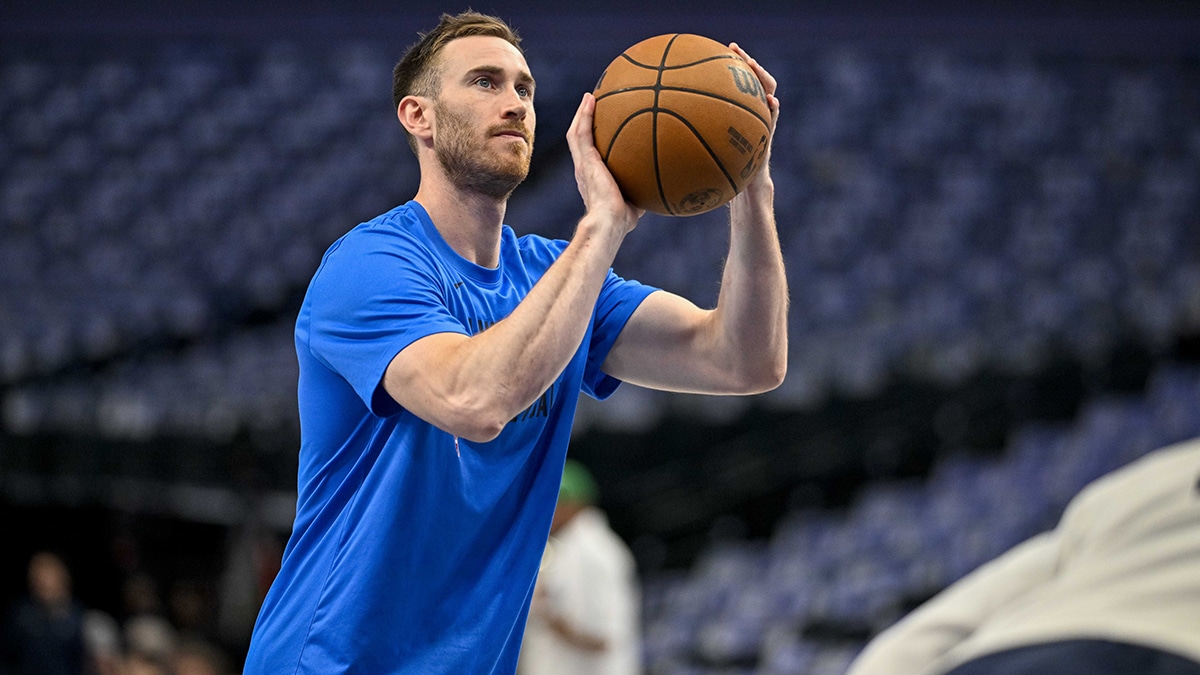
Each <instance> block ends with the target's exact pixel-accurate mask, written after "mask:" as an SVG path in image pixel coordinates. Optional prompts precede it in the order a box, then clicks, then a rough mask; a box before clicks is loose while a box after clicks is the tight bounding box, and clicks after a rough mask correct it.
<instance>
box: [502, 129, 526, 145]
mask: <svg viewBox="0 0 1200 675" xmlns="http://www.w3.org/2000/svg"><path fill="white" fill-rule="evenodd" d="M493 135H494V136H498V137H500V138H510V139H514V140H520V141H524V142H525V143H528V142H529V138H528V136H527V135H526V134H525V132H523V131H521V130H519V129H501V130H499V131H496V132H494V133H493Z"/></svg>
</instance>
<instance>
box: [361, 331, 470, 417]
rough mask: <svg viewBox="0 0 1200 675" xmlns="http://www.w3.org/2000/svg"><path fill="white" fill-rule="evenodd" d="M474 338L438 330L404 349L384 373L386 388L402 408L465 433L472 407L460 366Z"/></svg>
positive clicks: (384, 385)
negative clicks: (466, 413) (467, 417)
mask: <svg viewBox="0 0 1200 675" xmlns="http://www.w3.org/2000/svg"><path fill="white" fill-rule="evenodd" d="M469 340H470V338H469V337H468V336H466V335H464V334H462V333H453V332H447V333H434V334H432V335H427V336H425V337H423V338H421V339H419V340H416V341H414V342H413V343H412V344H410V345H408V346H407V347H405V348H404V349H402V350H400V352H399V353H397V354H396V355H395V356H394V357H392V360H391V362H390V363H388V366H387V369H386V371H385V372H384V375H383V382H382V385H383V388H384V391H386V392H387V395H388V396H390V397H391V398H392V400H394V401H395V402H396V403H397V404H398V405H399V406H400V407H401V408H403V409H405V410H407V411H408V412H410V413H412V414H414V415H416V416H417V417H420V418H421V419H423V420H425V421H426V422H429V423H430V424H433V425H434V426H437V427H439V428H441V429H444V430H446V431H449V432H451V433H455V434H456V435H461V436H464V437H467V436H470V435H473V434H472V432H471V431H470V430H468V429H463V428H462V424H463V417H464V412H466V411H469V410H471V409H472V406H471V405H470V404H469V402H467V401H465V400H463V392H464V391H468V389H467V388H465V387H463V386H462V384H463V383H462V382H461V379H462V378H463V377H464V375H463V373H462V369H461V368H456V367H455V366H454V364H455V363H457V362H459V360H460V359H461V358H462V357H461V351H462V350H463V349H464V348H465V347H466V345H467V343H468V341H469Z"/></svg>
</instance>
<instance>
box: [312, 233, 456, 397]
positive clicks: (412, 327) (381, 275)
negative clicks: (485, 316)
mask: <svg viewBox="0 0 1200 675" xmlns="http://www.w3.org/2000/svg"><path fill="white" fill-rule="evenodd" d="M439 270H440V267H439V266H438V265H437V264H436V263H435V261H434V260H433V256H432V254H431V253H430V252H429V251H428V249H426V248H424V247H423V246H421V245H420V244H419V242H417V241H416V240H415V239H413V238H411V237H408V236H405V235H404V234H403V233H398V232H395V231H386V230H384V231H379V230H372V229H364V230H354V231H352V232H351V233H349V234H348V235H347V236H346V237H344V238H343V239H342V240H341V242H339V244H337V245H335V247H333V248H331V249H330V251H329V252H328V253H327V254H326V256H325V259H324V260H323V261H322V264H321V268H320V269H319V270H318V271H317V274H316V275H315V276H314V278H313V281H312V284H311V285H310V287H309V291H308V298H307V300H306V304H307V305H309V307H308V311H309V331H308V348H309V350H310V351H311V352H312V355H313V357H314V358H316V359H318V360H319V361H321V362H322V363H323V364H325V365H326V366H327V367H328V368H330V369H331V370H333V371H334V372H336V373H338V374H339V375H341V376H342V377H343V378H345V380H346V381H347V382H348V383H349V384H350V386H351V387H353V389H354V391H355V392H356V393H357V394H358V396H359V397H360V398H361V399H362V400H363V403H365V404H366V405H367V407H368V408H369V409H370V410H371V412H372V413H373V414H375V415H379V416H387V415H391V414H394V413H396V412H399V410H400V408H399V405H398V404H397V403H396V402H395V401H394V400H393V399H392V398H391V397H390V396H388V395H387V393H386V392H385V391H384V390H383V387H382V386H380V385H381V383H382V380H383V375H384V373H385V372H386V370H387V367H388V364H390V363H391V361H392V359H393V358H395V356H396V354H398V353H400V351H401V350H403V349H404V348H405V347H407V346H408V345H410V344H412V343H413V342H415V341H417V340H419V339H421V338H423V337H426V336H429V335H433V334H435V333H463V334H465V333H467V330H466V328H465V327H464V326H463V324H462V322H461V321H459V320H458V319H457V318H455V317H454V315H453V314H452V313H451V312H450V311H449V309H448V307H447V302H446V292H445V286H446V283H445V281H444V278H443V277H442V275H441V274H440V272H439Z"/></svg>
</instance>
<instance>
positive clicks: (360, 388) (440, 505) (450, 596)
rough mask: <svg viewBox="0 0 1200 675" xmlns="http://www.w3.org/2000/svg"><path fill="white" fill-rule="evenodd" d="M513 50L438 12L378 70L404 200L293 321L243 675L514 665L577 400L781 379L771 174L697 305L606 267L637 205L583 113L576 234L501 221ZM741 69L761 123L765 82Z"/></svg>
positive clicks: (490, 21) (468, 17)
mask: <svg viewBox="0 0 1200 675" xmlns="http://www.w3.org/2000/svg"><path fill="white" fill-rule="evenodd" d="M519 43H520V41H519V38H517V36H516V35H515V33H513V32H512V30H511V29H510V28H509V27H508V26H507V25H505V24H504V23H502V22H501V21H499V20H498V19H495V18H492V17H488V16H484V15H480V14H475V13H472V12H467V13H464V14H460V15H458V16H453V17H451V16H443V17H442V20H441V22H440V23H439V25H438V26H437V28H435V29H434V30H433V31H431V32H430V33H428V34H426V35H424V36H422V38H421V40H420V41H419V42H418V43H417V44H415V45H414V46H413V47H411V48H410V49H409V51H408V53H407V54H406V55H405V57H404V58H403V59H402V60H401V61H400V63H399V64H398V65H397V66H396V71H395V76H394V82H393V98H394V102H395V104H396V110H397V116H398V118H399V120H400V122H401V124H402V125H403V127H404V129H405V131H406V133H407V134H408V138H409V142H410V145H411V146H412V148H413V151H414V153H415V154H416V156H417V160H418V163H419V164H420V168H421V183H420V186H419V188H418V191H417V194H416V197H415V198H414V199H413V201H410V202H408V203H407V204H404V205H401V206H399V207H397V208H395V209H393V210H392V211H389V212H388V213H385V214H383V215H381V216H379V217H377V218H375V219H373V220H371V221H369V222H367V223H363V224H361V225H359V226H358V227H356V228H354V229H353V230H351V231H350V232H349V233H347V234H346V235H345V236H343V237H342V238H341V239H339V240H338V241H337V242H335V243H334V244H333V246H331V247H330V249H329V250H328V251H327V252H326V254H325V256H324V258H323V259H322V261H321V265H320V267H319V269H318V270H317V272H316V274H315V275H314V277H313V280H312V282H311V284H310V286H309V289H308V293H307V295H306V297H305V300H304V304H303V306H302V307H301V310H300V314H299V317H298V319H297V323H296V350H297V355H298V358H299V361H300V382H299V391H298V396H299V406H300V424H301V448H300V468H299V481H298V482H299V495H298V501H297V509H296V521H295V525H294V527H293V531H292V535H291V538H290V539H289V541H288V545H287V548H286V550H285V552H284V556H283V561H282V566H281V570H280V572H279V574H278V576H277V578H276V580H275V582H274V584H273V585H272V587H271V591H270V592H269V594H268V596H267V598H266V600H265V602H264V603H263V607H262V610H261V613H260V615H259V619H258V622H257V624H256V625H255V629H254V635H253V638H252V640H251V647H250V652H249V654H248V657H247V662H246V667H245V671H246V672H247V673H267V672H271V673H274V672H286V673H322V674H324V673H341V672H356V673H489V672H502V673H503V672H512V671H513V670H514V669H515V667H516V661H517V654H518V650H519V647H520V642H521V633H522V630H523V627H524V625H525V619H526V616H527V613H528V610H529V603H530V599H531V597H532V593H533V587H534V580H535V578H536V576H537V569H538V563H539V561H540V557H541V551H542V547H543V545H544V544H545V541H546V537H547V533H548V531H549V528H550V521H551V517H552V515H553V512H554V506H555V502H556V498H557V494H558V487H559V481H560V478H561V475H562V469H563V462H564V460H565V455H566V448H567V443H568V441H569V437H570V429H571V422H572V419H573V417H574V412H575V407H576V403H577V401H578V397H579V393H580V392H586V393H587V394H589V395H591V396H594V397H596V398H604V397H606V396H608V395H609V394H611V393H612V392H613V391H614V390H615V389H616V387H617V385H618V384H619V383H620V382H621V381H629V382H634V383H636V384H639V385H642V386H646V387H653V388H658V389H666V390H672V391H686V392H700V393H719V394H748V393H755V392H761V391H766V390H769V389H771V388H774V387H775V386H778V384H779V383H780V382H781V381H782V379H783V376H784V372H785V371H786V354H787V331H786V314H787V284H786V279H785V275H784V269H783V262H782V256H781V254H780V251H779V244H778V237H777V235H776V232H775V223H774V215H773V207H772V203H773V193H774V188H773V185H772V183H771V180H770V176H769V173H768V171H767V169H766V168H765V167H764V168H763V170H762V171H761V172H760V173H759V175H758V177H757V178H755V179H754V180H753V181H752V182H751V183H750V184H749V185H747V187H746V189H745V191H744V192H743V193H742V194H741V195H739V196H738V197H737V198H736V199H735V200H734V202H733V203H732V204H731V207H730V208H731V245H730V251H729V256H728V260H727V262H726V266H725V271H724V278H723V282H722V288H721V294H720V298H719V300H718V306H717V308H716V309H712V310H702V309H700V308H698V307H696V306H695V305H694V304H692V303H691V302H689V301H687V300H685V299H683V298H681V297H679V296H676V295H673V294H671V293H667V292H664V291H660V290H656V289H653V288H650V287H647V286H644V285H642V284H639V283H637V282H633V281H628V280H625V279H622V278H620V277H618V276H617V275H616V274H614V273H613V272H612V270H611V269H610V268H611V265H612V262H613V260H614V257H615V256H616V253H617V250H618V248H619V247H620V245H621V242H622V241H623V240H624V238H625V236H626V235H627V234H629V233H630V232H631V231H632V230H633V229H634V227H635V226H636V225H637V221H638V219H639V218H640V216H641V215H642V212H641V211H640V210H638V209H636V208H635V207H633V206H631V205H630V204H628V203H627V202H626V201H625V200H624V199H623V198H622V196H621V193H620V190H619V189H618V188H617V186H616V183H615V182H614V181H613V178H612V176H611V174H610V173H609V172H608V170H607V168H606V167H605V165H604V163H603V162H602V161H601V159H600V156H599V153H598V152H597V151H596V148H595V145H594V142H593V138H592V114H593V110H594V104H595V101H594V99H593V98H592V96H591V95H590V94H585V95H584V97H583V101H582V102H581V104H580V107H579V110H578V111H577V113H576V116H575V119H574V121H573V123H572V126H571V129H570V131H569V132H568V144H569V146H570V149H571V153H572V156H573V158H574V161H575V175H576V181H577V183H578V187H579V191H580V194H581V195H582V197H583V201H584V205H585V207H586V213H585V215H584V216H583V218H582V219H581V220H580V222H579V223H578V225H577V228H576V231H575V234H574V236H573V237H572V238H571V240H570V241H569V242H566V241H551V240H548V239H545V238H543V237H538V236H534V235H527V236H524V237H520V238H518V237H516V236H515V234H514V233H513V231H512V229H511V228H509V227H508V226H507V225H504V214H505V207H506V204H507V200H508V196H509V195H510V194H511V193H512V191H513V189H515V188H516V186H517V185H518V184H519V183H520V182H521V181H522V180H524V178H525V176H526V174H527V173H528V169H529V161H530V157H531V154H532V150H533V140H534V128H535V124H534V122H535V114H534V107H533V98H534V79H533V76H532V74H531V73H530V72H529V69H528V65H527V64H526V61H525V58H524V55H523V53H522V52H521V50H520V46H519ZM735 49H737V48H736V47H735ZM737 51H738V53H739V54H740V55H741V57H742V58H744V59H745V60H746V61H747V63H748V64H749V65H750V66H751V68H752V69H753V70H754V71H755V73H756V74H757V75H758V77H759V79H760V80H761V81H762V83H763V86H764V89H765V91H766V92H767V93H768V94H769V96H768V98H769V102H770V105H771V110H772V116H773V117H774V116H776V114H777V111H778V101H777V100H776V99H775V97H774V95H773V94H774V91H775V82H774V80H773V79H772V78H771V77H770V75H769V74H768V73H767V72H766V71H765V70H763V69H762V68H761V67H760V66H759V65H758V64H757V63H756V62H755V61H754V60H753V59H750V58H749V57H748V56H747V55H746V54H745V53H744V52H742V51H741V50H740V49H737Z"/></svg>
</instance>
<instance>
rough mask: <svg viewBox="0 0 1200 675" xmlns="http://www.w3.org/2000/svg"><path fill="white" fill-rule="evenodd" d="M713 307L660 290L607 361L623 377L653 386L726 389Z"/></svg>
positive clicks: (703, 390) (607, 369)
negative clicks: (715, 338)
mask: <svg viewBox="0 0 1200 675" xmlns="http://www.w3.org/2000/svg"><path fill="white" fill-rule="evenodd" d="M711 319H712V310H704V309H701V308H699V307H697V306H696V305H695V304H693V303H692V302H691V301H689V300H687V299H686V298H683V297H680V296H678V295H675V294H674V293H670V292H667V291H662V290H659V291H655V292H654V293H651V294H650V295H649V296H647V297H646V299H645V300H643V301H642V303H641V304H640V305H639V306H638V308H637V309H636V310H635V311H634V312H633V314H632V315H631V316H630V317H629V321H628V323H626V324H625V327H624V328H623V329H622V330H621V334H620V336H618V337H617V340H616V342H614V343H613V348H612V350H611V351H610V352H609V354H608V357H607V358H606V359H605V361H604V366H603V370H604V372H605V373H607V374H608V375H611V376H612V377H615V378H617V379H619V380H622V381H625V382H629V383H631V384H636V385H639V386H643V387H649V388H652V389H663V390H667V391H682V392H695V393H721V392H722V391H723V389H724V388H725V386H726V385H725V379H726V378H725V377H723V370H722V369H721V368H720V364H718V363H714V360H715V359H713V358H712V354H713V353H714V350H713V344H712V339H713V337H712V330H711Z"/></svg>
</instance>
